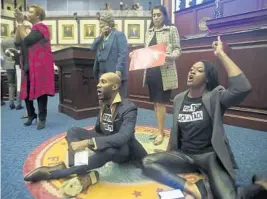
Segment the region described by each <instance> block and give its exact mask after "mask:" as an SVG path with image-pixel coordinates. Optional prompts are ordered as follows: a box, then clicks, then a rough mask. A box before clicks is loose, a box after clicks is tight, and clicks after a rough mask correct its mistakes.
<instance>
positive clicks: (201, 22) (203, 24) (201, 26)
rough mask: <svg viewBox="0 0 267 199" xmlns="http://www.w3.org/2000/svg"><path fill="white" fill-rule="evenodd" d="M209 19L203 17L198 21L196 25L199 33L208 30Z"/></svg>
mask: <svg viewBox="0 0 267 199" xmlns="http://www.w3.org/2000/svg"><path fill="white" fill-rule="evenodd" d="M210 19H211V17H203V18H202V19H200V20H199V23H198V27H199V30H201V31H206V30H208V27H207V23H206V22H207V20H210Z"/></svg>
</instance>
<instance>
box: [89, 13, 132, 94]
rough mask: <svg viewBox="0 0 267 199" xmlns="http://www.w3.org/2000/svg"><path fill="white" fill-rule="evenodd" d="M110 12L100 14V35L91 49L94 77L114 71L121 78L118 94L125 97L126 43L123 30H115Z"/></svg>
mask: <svg viewBox="0 0 267 199" xmlns="http://www.w3.org/2000/svg"><path fill="white" fill-rule="evenodd" d="M114 27H115V21H114V18H113V16H112V14H111V13H110V12H106V13H104V14H103V16H100V34H101V35H100V36H99V37H97V38H95V40H94V42H93V44H92V46H91V50H92V51H96V59H95V64H94V75H95V77H96V79H99V77H100V76H101V75H102V74H103V73H107V72H114V73H116V74H117V75H119V76H120V78H121V87H120V95H121V96H122V97H123V98H126V97H127V86H128V85H127V79H128V44H127V39H126V36H125V34H124V33H123V32H121V31H118V30H116V29H115V28H114Z"/></svg>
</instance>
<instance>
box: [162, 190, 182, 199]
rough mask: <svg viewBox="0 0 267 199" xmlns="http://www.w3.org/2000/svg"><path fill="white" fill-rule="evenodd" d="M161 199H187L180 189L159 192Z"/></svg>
mask: <svg viewBox="0 0 267 199" xmlns="http://www.w3.org/2000/svg"><path fill="white" fill-rule="evenodd" d="M158 194H159V197H160V199H185V196H184V194H183V192H182V191H181V190H180V189H175V190H170V191H161V192H158Z"/></svg>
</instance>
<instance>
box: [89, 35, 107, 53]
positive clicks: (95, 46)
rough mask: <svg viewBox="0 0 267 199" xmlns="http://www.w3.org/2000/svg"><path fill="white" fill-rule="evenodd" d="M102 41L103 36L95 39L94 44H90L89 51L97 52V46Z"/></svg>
mask: <svg viewBox="0 0 267 199" xmlns="http://www.w3.org/2000/svg"><path fill="white" fill-rule="evenodd" d="M103 39H104V37H103V36H98V37H96V38H95V40H94V42H93V43H92V46H91V50H92V51H97V49H98V46H99V45H100V44H101V43H102V41H103Z"/></svg>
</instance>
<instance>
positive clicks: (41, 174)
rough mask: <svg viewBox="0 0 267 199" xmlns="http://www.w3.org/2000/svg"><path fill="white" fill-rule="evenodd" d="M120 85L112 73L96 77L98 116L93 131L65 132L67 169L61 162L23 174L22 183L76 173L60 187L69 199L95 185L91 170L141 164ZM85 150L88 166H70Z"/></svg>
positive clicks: (133, 113) (132, 116)
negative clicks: (89, 153) (126, 164)
mask: <svg viewBox="0 0 267 199" xmlns="http://www.w3.org/2000/svg"><path fill="white" fill-rule="evenodd" d="M120 82H121V81H120V77H119V76H118V75H117V74H115V73H105V74H103V75H102V76H101V77H100V79H99V83H98V85H97V92H98V98H99V100H100V114H99V117H98V118H97V122H96V126H95V129H93V130H86V129H83V128H79V127H74V128H71V129H69V130H68V132H67V136H66V140H67V142H68V148H69V149H68V154H69V166H70V168H66V166H65V164H64V163H61V164H59V165H56V166H52V167H48V166H43V167H40V168H37V169H35V170H33V171H31V172H30V173H29V174H28V175H26V176H25V178H24V180H25V181H31V182H36V181H40V180H50V179H59V178H66V177H70V176H71V175H73V174H76V175H78V177H74V178H73V179H71V180H69V181H67V182H65V183H64V184H63V187H62V191H63V194H64V195H65V196H68V197H71V196H76V195H78V194H79V193H80V192H82V191H83V190H85V189H87V188H88V186H90V185H92V184H94V183H96V182H97V181H98V179H99V174H98V172H97V171H91V170H93V169H96V168H99V167H102V166H103V165H105V164H106V163H107V162H109V161H113V162H116V163H124V162H128V161H133V162H136V163H138V162H139V161H140V162H141V159H142V158H143V157H145V156H146V155H147V153H146V151H145V149H144V148H143V147H142V145H141V144H140V143H139V142H138V141H137V140H136V138H135V135H134V133H135V124H136V118H137V108H136V106H135V104H134V103H132V102H131V101H129V100H127V99H122V98H121V97H120V94H119V87H120ZM87 147H88V148H89V149H91V150H92V151H94V154H93V155H91V156H89V157H88V165H80V166H74V154H75V152H77V151H82V150H85V149H86V148H87ZM140 165H141V163H140Z"/></svg>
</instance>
